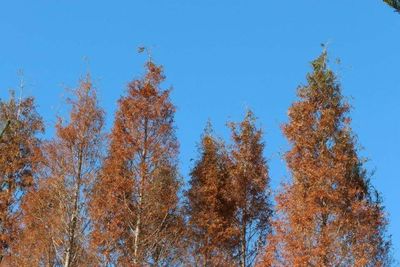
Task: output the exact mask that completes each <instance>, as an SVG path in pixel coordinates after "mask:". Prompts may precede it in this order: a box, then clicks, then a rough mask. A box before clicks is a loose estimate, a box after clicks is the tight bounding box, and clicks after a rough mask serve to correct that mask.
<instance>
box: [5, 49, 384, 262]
mask: <svg viewBox="0 0 400 267" xmlns="http://www.w3.org/2000/svg"><path fill="white" fill-rule="evenodd" d="M327 63H328V60H327V54H326V52H325V51H324V52H323V53H322V54H321V56H319V57H318V58H317V59H316V60H315V61H313V62H312V68H313V70H312V72H311V73H309V74H308V75H307V84H306V85H304V86H301V87H299V89H298V98H299V99H298V100H297V101H296V102H294V103H293V104H292V106H291V107H290V108H289V111H288V116H289V121H288V123H287V124H285V125H284V126H283V134H284V135H285V137H286V138H287V140H288V141H289V143H290V145H291V147H290V150H289V151H287V152H286V154H285V156H284V160H285V161H286V163H287V166H288V169H289V171H290V174H291V175H290V177H291V180H290V181H287V182H286V183H283V184H282V187H281V188H279V189H278V190H277V192H275V196H276V198H275V201H274V202H273V201H272V195H273V192H272V190H271V188H270V177H269V171H268V164H267V161H266V159H265V157H264V154H265V151H264V149H265V143H264V140H263V131H262V130H261V129H260V128H258V127H257V121H256V117H255V115H254V114H253V113H252V112H251V111H250V110H249V111H247V112H246V114H245V116H244V119H243V120H242V121H241V122H230V123H228V127H229V129H230V131H231V140H230V142H225V141H224V140H222V139H220V138H218V137H216V135H215V134H214V132H213V129H212V126H211V123H208V124H207V126H206V128H205V130H204V132H203V134H202V135H201V140H200V142H199V145H198V157H197V158H196V159H195V160H194V162H193V166H192V169H191V172H190V175H189V177H188V178H187V179H186V178H185V177H184V178H183V179H182V178H181V176H180V174H179V172H178V153H179V140H178V139H177V137H176V133H175V131H176V125H175V119H174V116H175V111H176V109H175V106H174V104H173V103H172V102H171V99H170V90H169V89H163V88H162V83H163V81H164V79H165V76H164V71H163V67H162V66H159V65H157V64H155V63H154V62H153V61H152V60H151V59H150V60H148V62H147V63H146V65H145V74H144V76H143V77H141V78H139V79H136V80H134V81H132V82H131V83H129V85H128V88H127V91H126V92H125V95H123V96H122V97H121V98H120V100H119V101H118V108H117V111H116V113H115V119H114V125H113V127H112V129H111V131H110V133H109V134H105V132H104V117H105V112H104V110H103V109H102V108H101V107H100V106H99V103H98V99H97V95H96V88H95V87H94V86H93V84H92V82H91V79H90V76H89V75H88V76H86V77H85V78H84V79H82V80H81V82H80V84H79V86H78V88H77V89H76V90H74V91H73V97H72V98H71V99H68V101H67V102H68V104H69V105H70V107H71V109H70V113H69V119H68V120H63V119H61V118H59V119H58V120H57V123H56V126H55V128H56V134H55V137H54V138H53V139H51V140H41V139H40V138H39V136H38V134H40V133H42V132H43V131H44V126H43V125H44V124H43V121H42V118H41V117H40V116H39V115H38V114H37V112H36V109H35V104H34V100H33V98H25V99H20V100H17V99H16V98H15V97H14V94H11V97H10V100H9V101H7V102H6V101H0V121H1V123H2V124H1V125H3V127H2V128H1V129H0V130H1V135H0V265H1V266H64V267H73V266H240V267H249V266H388V265H390V257H389V252H390V239H389V238H388V236H387V234H386V225H387V221H386V218H385V212H384V210H383V206H382V203H381V198H380V197H379V193H378V192H377V191H376V190H374V188H373V187H372V185H371V183H370V179H369V176H368V173H367V171H366V169H365V168H364V167H363V160H362V158H360V156H359V154H358V151H357V143H356V139H355V137H354V133H353V132H352V130H351V127H350V118H349V109H350V107H349V104H348V103H347V102H346V101H345V100H344V98H343V96H342V93H341V87H340V84H339V83H338V81H337V79H336V76H335V74H334V73H333V72H332V71H331V70H330V69H329V68H328V66H327Z"/></svg>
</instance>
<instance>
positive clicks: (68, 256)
mask: <svg viewBox="0 0 400 267" xmlns="http://www.w3.org/2000/svg"><path fill="white" fill-rule="evenodd" d="M78 157H79V158H78V175H77V177H76V184H75V191H74V203H73V210H72V217H71V222H70V224H69V227H68V228H69V231H68V247H67V249H66V253H65V259H64V267H70V266H71V263H72V259H73V257H74V256H75V251H74V250H75V233H76V227H77V222H78V216H79V195H80V192H79V191H80V189H81V176H82V160H83V155H82V149H81V150H80V151H79V155H78Z"/></svg>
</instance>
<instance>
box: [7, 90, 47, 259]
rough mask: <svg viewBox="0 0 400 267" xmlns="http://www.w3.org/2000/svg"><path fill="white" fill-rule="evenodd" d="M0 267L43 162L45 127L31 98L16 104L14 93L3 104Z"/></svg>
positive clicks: (13, 237)
mask: <svg viewBox="0 0 400 267" xmlns="http://www.w3.org/2000/svg"><path fill="white" fill-rule="evenodd" d="M0 122H1V123H2V124H3V125H4V128H3V129H2V132H1V134H2V135H1V138H0V265H2V264H1V262H2V261H3V259H4V257H7V256H9V255H10V247H11V242H12V241H13V240H15V239H16V237H17V236H18V230H19V229H18V225H19V221H20V218H21V212H20V211H21V210H20V208H19V206H20V204H21V199H22V197H23V196H24V195H25V193H26V191H27V190H28V189H29V188H30V187H31V186H32V184H33V176H34V173H35V171H36V169H37V166H38V164H39V162H40V143H41V142H40V140H39V139H38V137H37V134H39V133H43V131H44V125H43V122H42V118H41V117H40V116H39V115H38V113H37V111H36V107H35V103H34V99H33V98H31V97H28V98H24V99H20V100H17V99H16V97H15V93H14V92H13V91H11V94H10V100H9V101H8V102H6V101H1V100H0Z"/></svg>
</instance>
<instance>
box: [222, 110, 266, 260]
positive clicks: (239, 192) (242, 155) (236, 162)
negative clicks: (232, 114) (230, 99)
mask: <svg viewBox="0 0 400 267" xmlns="http://www.w3.org/2000/svg"><path fill="white" fill-rule="evenodd" d="M255 121H256V119H255V117H254V114H253V113H252V112H251V111H248V112H247V113H246V116H245V118H244V120H243V121H242V122H240V123H236V124H235V123H231V124H230V127H231V131H232V140H233V148H232V150H231V158H232V164H231V168H230V173H231V176H232V188H231V190H230V192H231V194H232V196H233V197H234V200H235V208H236V210H235V217H234V220H233V222H234V228H235V229H236V231H237V233H238V242H237V244H236V246H235V253H236V254H237V255H238V256H237V259H238V262H239V265H240V266H242V267H247V266H253V264H254V262H255V259H256V257H257V255H258V253H259V252H261V251H260V249H261V248H263V246H264V244H265V236H266V235H267V233H268V231H269V230H270V227H269V220H270V217H271V205H270V202H269V195H270V189H269V176H268V167H267V164H266V161H265V159H264V156H263V151H264V143H263V141H262V135H263V134H262V131H261V130H260V129H257V127H256V125H255Z"/></svg>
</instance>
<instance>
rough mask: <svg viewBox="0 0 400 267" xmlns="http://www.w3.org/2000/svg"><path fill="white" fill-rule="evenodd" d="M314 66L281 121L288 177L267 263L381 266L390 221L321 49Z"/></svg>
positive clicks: (279, 198)
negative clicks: (285, 119)
mask: <svg viewBox="0 0 400 267" xmlns="http://www.w3.org/2000/svg"><path fill="white" fill-rule="evenodd" d="M312 67H313V72H312V73H310V74H309V75H307V82H308V84H307V85H306V86H302V87H300V88H299V89H298V97H299V98H300V100H299V101H297V102H295V103H294V104H293V105H292V106H291V107H290V109H289V112H288V114H289V122H288V123H287V124H286V125H284V127H283V132H284V134H285V136H286V137H287V139H288V140H289V142H290V143H291V144H292V148H291V150H290V151H288V152H287V153H286V155H285V159H286V162H287V165H288V168H289V170H290V172H291V174H292V182H290V183H286V184H285V185H284V186H283V188H282V190H281V191H280V192H279V194H278V195H277V198H276V203H277V205H276V211H277V213H278V216H277V217H276V219H275V220H274V222H273V227H274V231H273V234H272V235H271V236H270V238H269V245H268V247H267V249H266V255H265V261H264V265H265V266H386V265H387V264H388V260H389V259H388V249H389V242H388V241H387V238H386V235H385V227H386V224H387V222H386V219H385V214H384V211H383V208H382V205H381V200H380V198H379V194H378V193H377V192H376V190H374V189H373V188H372V186H371V184H370V182H369V177H368V175H367V172H366V170H365V169H364V167H363V160H362V159H361V158H360V157H359V156H358V150H357V148H356V140H355V137H354V135H353V133H352V131H351V128H350V125H349V122H350V118H349V117H348V112H349V105H348V104H347V103H346V102H345V101H344V100H343V97H342V95H341V88H340V85H339V84H338V82H337V80H336V77H335V75H334V73H333V72H332V71H331V70H330V69H328V68H327V53H326V51H324V52H323V53H322V54H321V55H320V56H319V57H318V58H317V59H316V60H315V61H313V62H312Z"/></svg>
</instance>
